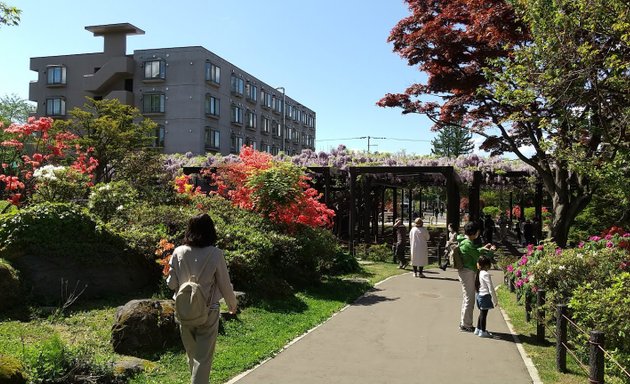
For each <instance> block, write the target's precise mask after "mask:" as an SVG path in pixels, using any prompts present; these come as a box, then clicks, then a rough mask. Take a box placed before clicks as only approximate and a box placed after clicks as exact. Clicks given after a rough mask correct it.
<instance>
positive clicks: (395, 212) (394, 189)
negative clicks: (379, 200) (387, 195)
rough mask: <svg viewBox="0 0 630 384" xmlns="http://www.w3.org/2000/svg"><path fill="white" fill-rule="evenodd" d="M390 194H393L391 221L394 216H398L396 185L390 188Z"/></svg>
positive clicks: (394, 219) (393, 219)
mask: <svg viewBox="0 0 630 384" xmlns="http://www.w3.org/2000/svg"><path fill="white" fill-rule="evenodd" d="M392 195H393V196H394V199H393V200H394V201H393V205H392V222H394V221H396V218H398V189H397V188H396V187H394V188H392Z"/></svg>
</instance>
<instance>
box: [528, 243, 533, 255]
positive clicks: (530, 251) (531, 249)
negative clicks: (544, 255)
mask: <svg viewBox="0 0 630 384" xmlns="http://www.w3.org/2000/svg"><path fill="white" fill-rule="evenodd" d="M533 250H534V244H527V252H529V253H532V251H533Z"/></svg>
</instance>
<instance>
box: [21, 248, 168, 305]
mask: <svg viewBox="0 0 630 384" xmlns="http://www.w3.org/2000/svg"><path fill="white" fill-rule="evenodd" d="M13 263H14V266H15V268H16V269H18V270H19V271H20V275H21V278H22V284H23V286H24V288H25V289H26V290H27V292H28V293H30V295H31V296H32V297H33V298H34V299H35V300H36V301H37V302H39V303H40V304H49V305H59V304H60V301H65V300H66V299H67V296H68V295H70V294H72V293H75V294H79V293H80V292H81V291H83V289H84V288H85V291H83V293H81V296H80V297H81V298H82V299H89V298H102V297H110V296H112V295H118V294H129V293H130V292H137V291H139V290H141V289H143V288H146V287H147V286H150V285H152V284H155V283H156V282H157V280H158V278H159V271H157V268H156V267H155V263H151V262H149V261H148V260H146V259H145V258H144V257H143V256H140V255H133V254H124V253H123V252H121V253H120V254H114V255H109V257H108V260H106V261H105V260H104V261H103V263H101V262H98V261H97V260H91V261H86V260H84V259H82V258H74V257H58V256H51V255H30V254H26V255H23V256H21V257H18V258H16V259H15V260H14V262H13ZM62 289H63V291H64V294H63V296H65V297H62V294H61V292H62ZM61 304H63V303H61Z"/></svg>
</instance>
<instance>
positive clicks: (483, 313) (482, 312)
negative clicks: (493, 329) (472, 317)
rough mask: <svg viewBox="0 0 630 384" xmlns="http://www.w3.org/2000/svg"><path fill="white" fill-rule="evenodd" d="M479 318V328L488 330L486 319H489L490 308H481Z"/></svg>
mask: <svg viewBox="0 0 630 384" xmlns="http://www.w3.org/2000/svg"><path fill="white" fill-rule="evenodd" d="M479 312H480V313H479V318H478V319H477V329H480V330H482V331H485V330H486V320H487V319H488V310H487V309H480V310H479Z"/></svg>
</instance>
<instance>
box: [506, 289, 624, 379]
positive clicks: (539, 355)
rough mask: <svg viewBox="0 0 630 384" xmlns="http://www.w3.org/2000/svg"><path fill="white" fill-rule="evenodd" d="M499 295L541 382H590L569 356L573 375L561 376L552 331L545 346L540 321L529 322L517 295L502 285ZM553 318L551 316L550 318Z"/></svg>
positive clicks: (569, 368) (568, 364) (569, 367)
mask: <svg viewBox="0 0 630 384" xmlns="http://www.w3.org/2000/svg"><path fill="white" fill-rule="evenodd" d="M497 294H498V296H499V302H500V303H501V308H503V310H504V311H505V312H506V313H507V314H508V316H509V317H510V320H511V322H512V325H513V327H514V330H515V332H516V333H517V334H518V335H519V339H520V340H521V343H522V345H523V347H524V348H525V351H526V352H527V354H528V355H529V357H530V358H531V359H532V361H533V362H534V365H535V366H536V368H537V369H538V374H539V375H540V379H541V380H542V381H543V383H545V384H583V383H587V382H588V375H587V374H586V373H585V372H584V370H583V369H582V368H581V367H580V366H579V365H578V364H577V363H576V362H575V360H574V359H573V357H571V355H570V354H568V353H567V369H568V371H569V373H560V372H558V371H557V370H556V340H555V338H554V336H553V335H552V334H551V332H550V331H549V330H547V331H546V334H545V336H546V337H547V338H546V340H547V342H546V343H544V344H541V343H539V342H538V341H536V322H535V320H533V319H532V321H531V322H529V323H528V322H526V321H525V307H524V306H523V305H519V304H517V302H516V295H514V294H513V293H510V292H509V290H508V289H507V288H506V287H505V286H501V287H500V288H499V289H498V291H497ZM547 316H549V315H547ZM606 383H615V384H616V383H621V381H619V379H614V378H610V377H606Z"/></svg>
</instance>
